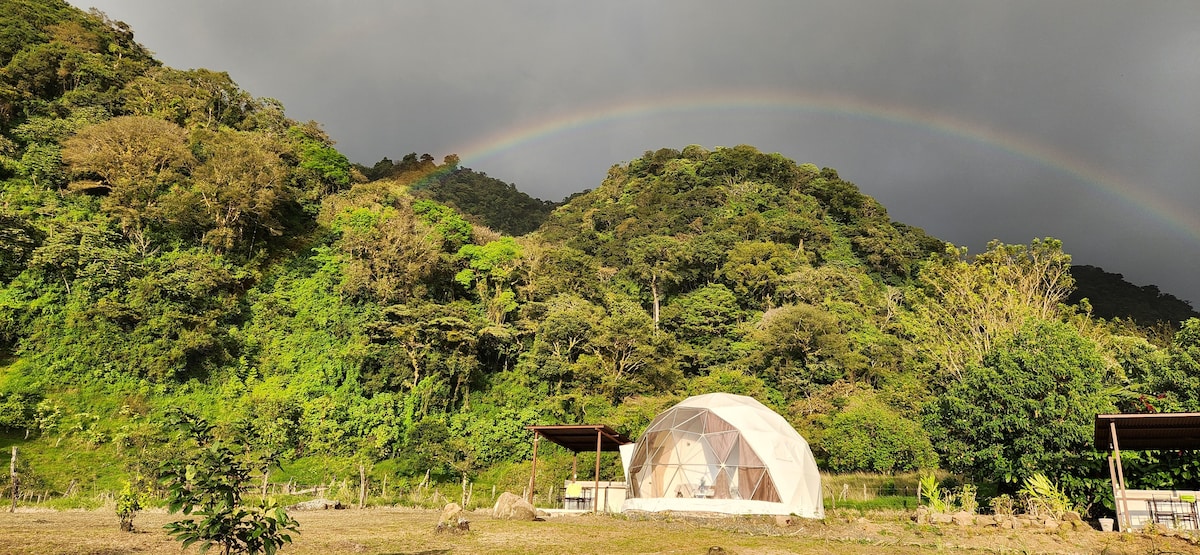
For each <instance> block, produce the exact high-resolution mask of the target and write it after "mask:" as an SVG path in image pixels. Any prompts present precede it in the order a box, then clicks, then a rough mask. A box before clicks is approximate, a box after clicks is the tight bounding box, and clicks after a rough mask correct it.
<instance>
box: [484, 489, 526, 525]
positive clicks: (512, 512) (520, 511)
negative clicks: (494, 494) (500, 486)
mask: <svg viewBox="0 0 1200 555" xmlns="http://www.w3.org/2000/svg"><path fill="white" fill-rule="evenodd" d="M492 518H499V519H504V520H537V510H536V509H534V508H533V505H532V504H530V503H529V502H528V501H526V500H524V499H521V498H520V497H517V496H516V495H514V494H512V493H509V492H507V491H506V492H504V493H502V494H500V497H499V498H498V499H496V505H495V506H494V507H492Z"/></svg>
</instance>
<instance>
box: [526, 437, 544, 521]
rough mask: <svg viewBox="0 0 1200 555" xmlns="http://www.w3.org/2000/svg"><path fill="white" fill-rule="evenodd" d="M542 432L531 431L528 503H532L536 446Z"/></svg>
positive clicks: (535, 468) (535, 474)
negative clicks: (531, 456)
mask: <svg viewBox="0 0 1200 555" xmlns="http://www.w3.org/2000/svg"><path fill="white" fill-rule="evenodd" d="M541 437H542V434H540V433H538V432H536V431H535V432H533V466H532V468H531V469H530V470H529V504H530V505H532V504H533V487H534V486H535V485H536V484H537V447H538V439H540V438H541Z"/></svg>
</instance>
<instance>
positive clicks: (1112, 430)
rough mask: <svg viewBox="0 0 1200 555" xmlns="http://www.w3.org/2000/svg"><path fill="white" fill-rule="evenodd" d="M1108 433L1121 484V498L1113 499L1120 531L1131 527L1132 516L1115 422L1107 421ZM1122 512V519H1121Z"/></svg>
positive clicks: (1118, 481) (1118, 480)
mask: <svg viewBox="0 0 1200 555" xmlns="http://www.w3.org/2000/svg"><path fill="white" fill-rule="evenodd" d="M1108 433H1109V435H1110V436H1111V437H1112V447H1113V457H1114V458H1115V459H1116V460H1117V484H1118V485H1120V486H1121V499H1120V500H1119V501H1118V500H1117V499H1113V505H1118V504H1119V506H1118V509H1117V517H1118V520H1119V521H1121V522H1122V523H1123V526H1122V527H1121V528H1119V530H1121V531H1122V532H1124V531H1127V530H1129V529H1130V528H1132V527H1133V518H1132V517H1131V516H1130V514H1129V499H1128V498H1127V497H1126V496H1125V469H1124V468H1123V467H1122V465H1121V446H1120V445H1119V444H1118V443H1117V422H1116V421H1115V420H1110V421H1109V422H1108ZM1122 514H1123V515H1124V520H1121V516H1122Z"/></svg>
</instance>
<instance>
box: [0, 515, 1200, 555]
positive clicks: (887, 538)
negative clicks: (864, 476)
mask: <svg viewBox="0 0 1200 555" xmlns="http://www.w3.org/2000/svg"><path fill="white" fill-rule="evenodd" d="M293 514H294V515H295V516H296V517H297V519H298V520H299V521H300V530H301V534H300V536H299V537H298V538H296V542H295V543H293V544H291V545H288V546H285V547H284V549H283V551H282V553H284V554H291V555H302V554H318V553H319V554H327V553H374V554H408V555H416V554H421V555H435V554H453V553H512V554H516V553H531V554H533V553H536V554H547V553H569V554H589V553H596V554H601V553H604V554H608V553H680V554H683V553H687V554H705V553H708V552H709V549H710V548H712V547H720V548H722V549H723V550H724V551H725V553H734V554H751V553H754V554H759V553H761V554H784V553H801V554H808V553H812V554H817V553H835V554H849V553H863V554H872V555H882V554H888V553H929V552H940V553H1104V554H1114V555H1115V554H1150V553H1155V554H1162V553H1200V547H1198V546H1197V545H1195V544H1193V543H1191V542H1188V541H1186V540H1184V539H1180V538H1175V537H1166V536H1163V535H1159V534H1119V533H1101V532H1096V531H1090V530H1084V531H1072V532H1044V531H1033V530H1028V529H1025V530H999V529H994V528H988V529H981V528H958V527H955V526H952V525H946V526H940V527H933V526H918V525H915V524H913V523H911V522H910V521H909V520H908V518H906V516H905V515H904V514H902V513H899V512H894V513H877V514H869V515H867V516H866V517H863V516H861V515H860V514H859V513H857V512H853V513H851V512H843V513H838V512H834V513H832V514H831V515H830V516H829V517H828V518H826V519H825V520H824V521H805V520H800V521H799V522H797V523H796V524H793V525H791V526H777V525H776V524H775V523H774V521H773V520H768V519H761V518H736V517H735V518H720V519H714V518H685V517H678V516H676V517H672V518H657V517H656V518H653V519H651V518H626V517H622V516H605V515H600V516H592V515H588V516H576V517H558V518H552V519H548V520H545V521H541V522H508V521H498V520H492V519H491V518H490V517H488V516H487V515H486V514H484V513H482V512H477V513H474V514H470V515H469V518H470V520H471V531H470V532H469V533H466V534H463V535H450V534H436V533H434V531H433V530H434V525H435V524H436V522H437V519H438V516H439V513H438V512H436V511H426V510H416V509H403V508H375V509H366V510H355V509H347V510H339V511H318V512H297V513H293ZM178 518H179V515H169V514H166V513H163V512H143V513H141V514H139V515H138V516H137V519H136V520H135V521H134V524H135V526H136V527H137V531H136V532H135V533H132V534H130V533H125V532H121V531H120V530H118V529H117V518H116V516H115V515H114V513H113V511H112V509H102V510H95V511H61V512H52V511H18V512H16V513H8V512H3V513H0V553H2V554H9V553H12V554H27V553H47V554H50V553H63V554H67V553H70V554H91V555H109V554H112V555H116V554H124V553H137V554H143V553H144V554H155V553H163V554H173V555H178V554H179V553H181V551H180V548H179V543H177V542H175V541H173V540H171V539H170V538H169V537H167V535H166V533H164V532H163V530H162V526H163V524H165V523H167V522H169V521H172V520H176V519H178ZM198 552H199V550H198V549H197V548H196V547H195V546H193V547H191V548H189V549H188V550H187V551H186V552H184V553H198ZM215 552H216V551H210V553H215Z"/></svg>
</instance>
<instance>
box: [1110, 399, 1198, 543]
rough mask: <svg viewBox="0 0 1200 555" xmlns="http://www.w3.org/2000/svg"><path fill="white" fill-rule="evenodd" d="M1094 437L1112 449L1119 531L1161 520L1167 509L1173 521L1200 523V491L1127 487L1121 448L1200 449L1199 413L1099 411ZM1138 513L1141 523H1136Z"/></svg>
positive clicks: (1111, 464) (1114, 502)
mask: <svg viewBox="0 0 1200 555" xmlns="http://www.w3.org/2000/svg"><path fill="white" fill-rule="evenodd" d="M1094 439H1095V446H1096V449H1097V450H1099V451H1111V452H1112V454H1111V455H1109V457H1108V470H1109V474H1110V476H1111V479H1112V487H1113V504H1114V505H1116V509H1117V524H1118V526H1119V529H1120V530H1122V531H1127V530H1132V529H1133V528H1135V527H1136V526H1137V525H1138V524H1140V523H1144V522H1160V520H1159V517H1160V514H1161V513H1163V512H1164V510H1166V511H1169V512H1170V514H1169V515H1167V516H1168V517H1169V518H1171V519H1172V521H1174V522H1178V521H1179V520H1180V519H1181V517H1182V518H1183V520H1190V521H1191V522H1192V524H1193V525H1194V526H1200V523H1197V522H1196V517H1195V515H1196V509H1197V506H1196V499H1197V495H1198V494H1200V492H1179V491H1177V490H1171V491H1154V490H1130V489H1127V488H1126V486H1125V469H1124V467H1123V466H1122V464H1121V449H1125V450H1127V451H1130V450H1134V451H1137V450H1153V451H1172V450H1181V451H1186V450H1200V413H1195V412H1186V413H1154V414H1098V415H1096V427H1095V437H1094ZM1143 503H1144V504H1145V509H1144V510H1143V509H1142V506H1143ZM1160 506H1161V507H1166V509H1161V508H1159V507H1160ZM1188 515H1190V518H1188ZM1135 516H1138V519H1139V521H1140V522H1139V523H1135V522H1134V518H1135ZM1147 516H1148V518H1146V517H1147Z"/></svg>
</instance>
